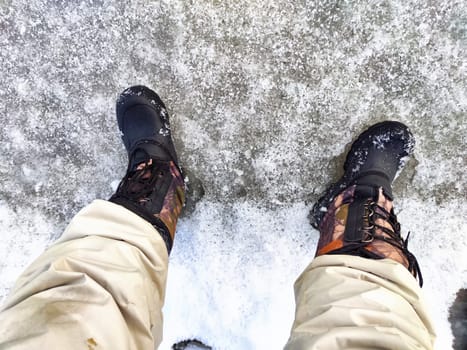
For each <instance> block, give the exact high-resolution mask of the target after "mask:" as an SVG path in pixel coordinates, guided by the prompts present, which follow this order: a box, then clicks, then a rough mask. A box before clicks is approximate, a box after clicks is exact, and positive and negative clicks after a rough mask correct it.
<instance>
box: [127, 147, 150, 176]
mask: <svg viewBox="0 0 467 350" xmlns="http://www.w3.org/2000/svg"><path fill="white" fill-rule="evenodd" d="M148 160H149V156H148V154H147V152H145V151H144V150H142V149H137V150H136V151H135V152H133V155H132V157H131V160H130V167H129V168H130V171H135V170H136V168H137V167H138V165H140V164H141V163H145V162H147V161H148Z"/></svg>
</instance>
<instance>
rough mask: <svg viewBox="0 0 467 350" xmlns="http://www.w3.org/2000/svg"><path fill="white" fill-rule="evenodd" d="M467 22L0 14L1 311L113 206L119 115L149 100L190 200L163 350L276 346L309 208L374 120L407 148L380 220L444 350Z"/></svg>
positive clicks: (466, 104) (225, 5) (313, 8)
mask: <svg viewBox="0 0 467 350" xmlns="http://www.w3.org/2000/svg"><path fill="white" fill-rule="evenodd" d="M466 17H467V3H465V1H459V0H454V1H450V0H439V1H436V2H429V1H418V0H417V1H415V0H409V1H405V0H390V1H366V2H352V1H335V0H319V1H314V2H290V1H285V0H278V1H274V2H264V1H233V0H225V1H210V2H187V1H181V0H171V1H167V0H166V1H158V2H149V1H147V0H136V1H132V2H121V1H115V0H92V1H73V2H71V1H67V2H66V1H60V2H57V1H49V0H47V1H41V0H29V1H25V0H16V1H11V0H6V1H3V2H0V62H1V64H0V76H1V77H2V84H1V85H0V97H1V101H2V102H1V104H0V105H1V109H0V111H1V113H0V118H1V119H0V122H1V124H2V128H0V147H1V149H2V152H1V153H0V231H1V232H2V240H1V241H0V256H1V257H2V258H1V260H0V275H1V276H2V279H1V281H0V302H1V300H2V299H3V298H4V297H5V296H6V294H7V293H8V291H9V289H10V288H11V286H12V285H13V283H14V281H15V278H16V277H17V276H18V275H19V273H20V272H21V271H22V270H23V269H24V268H25V267H26V266H27V265H28V264H29V263H30V262H31V261H32V260H33V259H34V258H35V257H37V256H38V255H39V254H40V253H41V252H42V250H43V249H44V248H45V247H46V246H48V245H50V244H51V243H52V242H53V241H54V239H56V238H57V237H58V236H59V235H60V233H61V231H62V230H63V229H64V227H65V226H66V224H67V222H68V221H69V220H70V219H71V218H72V217H73V215H74V214H75V213H76V212H77V211H78V210H79V209H80V208H81V207H83V206H84V205H86V204H87V203H89V202H90V201H92V200H93V199H94V198H108V197H109V196H110V195H111V194H112V191H113V190H114V189H115V187H116V185H117V184H118V180H119V179H120V178H121V176H123V175H124V172H125V169H126V158H125V157H126V155H125V152H124V147H123V145H122V144H121V142H120V139H119V134H118V129H117V125H116V121H115V116H114V109H115V99H116V97H117V94H118V93H119V92H121V91H122V90H123V89H124V88H126V87H128V86H129V85H133V84H145V85H148V86H150V87H153V88H154V89H156V91H157V92H158V93H159V95H160V96H161V98H162V99H163V101H164V102H165V104H166V105H167V108H168V114H169V116H170V120H171V123H172V125H171V130H172V133H173V135H174V138H175V144H176V146H177V148H178V150H179V158H180V160H181V162H182V166H183V167H184V168H185V169H186V170H187V171H188V172H189V176H190V183H191V184H192V188H193V191H195V190H196V191H197V192H196V196H194V194H193V196H194V197H196V199H197V200H199V201H198V202H197V203H191V204H190V206H189V208H187V210H186V212H185V214H184V216H183V217H182V219H181V221H180V224H179V227H178V232H177V237H176V242H175V245H174V249H173V252H172V256H171V261H170V271H169V281H168V286H167V299H166V306H165V308H164V313H165V324H164V343H163V345H162V346H161V348H162V349H169V348H170V345H171V344H173V343H174V342H175V341H178V340H183V339H188V338H198V339H201V340H203V341H205V342H206V343H208V344H210V345H213V346H215V348H216V349H280V348H281V347H282V345H283V344H284V343H285V342H286V340H287V336H288V332H289V331H290V327H291V325H292V320H293V312H294V300H293V281H294V280H295V279H296V278H297V277H298V275H299V273H300V272H301V271H302V270H303V268H304V267H305V266H306V265H307V264H308V263H309V262H310V261H311V259H312V257H313V255H314V249H315V246H316V241H317V232H316V231H315V230H313V229H312V228H311V226H310V225H309V223H308V221H307V214H308V210H309V209H310V208H311V206H312V204H313V203H314V201H316V200H317V198H318V197H319V195H320V194H321V192H322V191H323V190H324V188H325V187H326V185H327V184H328V183H329V182H330V181H332V180H335V179H337V178H338V177H339V175H340V173H341V171H342V170H341V165H342V162H343V159H344V154H345V152H346V150H348V145H349V143H350V142H351V141H352V140H353V138H355V137H356V136H357V134H358V133H359V132H361V131H362V130H364V129H365V128H366V127H368V126H370V125H371V124H373V123H376V122H379V121H382V120H386V119H395V120H399V121H401V122H403V123H406V124H407V125H409V127H410V129H411V130H412V132H413V133H414V136H415V139H416V145H415V154H414V157H413V158H412V159H410V160H409V161H408V163H407V166H406V168H405V169H404V170H403V171H402V172H401V173H400V176H399V178H398V180H397V181H396V183H395V185H394V194H395V197H396V203H395V205H396V212H397V213H399V219H400V221H401V223H402V228H403V231H404V232H405V233H406V232H407V231H409V230H410V231H411V232H412V238H411V243H410V246H411V247H412V250H413V252H414V253H415V254H416V256H417V257H419V260H420V265H421V267H422V272H423V273H424V277H425V286H424V288H423V289H424V291H425V293H426V295H427V298H428V300H429V301H430V306H431V307H432V313H433V316H434V320H435V322H436V325H437V331H438V334H439V338H438V340H437V344H436V348H437V349H440V350H441V349H442V350H445V349H450V348H451V342H452V339H451V338H452V335H451V330H450V325H449V323H448V321H447V310H448V307H449V306H450V304H451V303H452V301H453V300H454V296H455V293H456V292H457V290H458V289H459V288H462V287H463V288H466V287H467V285H466V281H467V272H466V271H467V261H466V255H467V254H466V253H467V239H466V233H465V230H464V229H463V228H464V227H465V224H466V221H465V218H466V217H467V215H466V214H467V208H466V206H465V204H464V201H465V193H467V191H466V180H465V176H464V172H465V167H466V153H465V144H466V142H465V135H466V134H467V130H466V129H467V127H466V120H467V118H466V114H467V98H466V91H467V86H466V79H465V77H466V68H467V66H466V63H465V62H466V51H467V36H466V33H467V26H466V20H465V18H466ZM203 193H204V196H203ZM201 197H202V198H201Z"/></svg>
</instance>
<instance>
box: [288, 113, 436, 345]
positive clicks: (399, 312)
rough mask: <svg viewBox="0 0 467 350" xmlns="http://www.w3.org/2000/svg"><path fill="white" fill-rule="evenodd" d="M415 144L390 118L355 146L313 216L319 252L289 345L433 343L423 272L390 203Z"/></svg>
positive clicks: (298, 292) (303, 281)
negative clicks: (395, 181)
mask: <svg viewBox="0 0 467 350" xmlns="http://www.w3.org/2000/svg"><path fill="white" fill-rule="evenodd" d="M412 148H413V137H412V135H411V134H410V132H409V131H408V129H407V128H406V127H405V126H404V125H402V124H400V123H394V122H385V123H381V124H377V125H375V126H373V127H372V128H370V129H369V130H367V131H366V132H365V133H363V134H362V135H360V137H359V138H358V140H357V141H356V142H355V143H354V144H353V146H352V148H351V150H350V152H349V154H348V156H347V160H346V163H345V166H344V170H345V174H344V176H343V177H342V178H341V179H340V180H339V181H338V182H337V183H336V184H334V185H332V186H331V187H330V188H329V189H328V190H327V191H326V193H325V195H324V196H323V197H322V198H321V199H320V200H319V201H318V203H317V204H316V205H315V207H314V208H313V210H312V213H311V220H312V224H313V226H315V227H316V228H318V229H319V230H320V240H319V243H318V248H317V252H316V256H317V257H316V258H315V259H314V260H313V262H312V263H311V264H310V265H309V266H308V267H307V268H306V270H305V271H304V272H303V274H302V275H301V276H300V277H299V279H298V280H297V282H296V285H295V296H296V304H297V307H296V315H295V322H294V324H293V327H292V332H291V336H290V339H289V342H288V344H287V346H286V349H351V348H358V349H376V348H378V349H414V348H420V349H431V348H432V346H433V341H434V331H433V327H432V324H431V322H430V319H429V317H428V315H427V307H426V305H425V303H424V300H423V296H422V294H421V290H420V287H419V286H418V285H417V283H416V280H415V278H414V277H418V278H419V281H420V284H422V279H421V273H420V269H419V267H418V263H417V260H416V259H415V257H414V256H413V254H412V253H410V252H409V251H408V249H407V241H406V240H404V239H402V237H401V236H400V226H399V224H398V222H397V218H396V216H395V215H394V212H393V207H392V189H391V183H392V181H393V179H394V177H395V175H396V173H397V171H398V170H400V169H401V168H402V166H403V165H404V164H403V158H404V157H405V156H407V155H409V154H410V153H411V151H412ZM323 208H327V209H326V210H323Z"/></svg>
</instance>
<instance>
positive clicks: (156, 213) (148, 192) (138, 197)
mask: <svg viewBox="0 0 467 350" xmlns="http://www.w3.org/2000/svg"><path fill="white" fill-rule="evenodd" d="M117 121H118V127H119V129H120V132H121V133H122V140H123V143H124V145H125V148H126V150H127V152H128V169H127V173H126V175H125V177H124V178H123V180H122V181H121V182H120V184H119V186H118V188H117V191H116V193H115V194H114V195H113V196H112V197H111V198H110V201H112V202H114V203H117V204H120V205H122V206H124V207H125V208H127V209H129V210H131V211H132V212H134V213H135V214H137V215H139V216H141V217H142V218H144V219H145V220H147V221H149V222H150V223H151V224H152V225H153V226H154V227H155V228H156V229H157V230H158V231H159V233H160V234H161V236H162V238H163V239H164V241H165V243H166V246H167V250H168V251H169V252H170V250H171V248H172V243H173V239H174V235H175V227H176V224H177V219H178V216H179V215H180V212H181V210H182V207H183V205H184V202H185V183H184V179H183V176H182V172H181V170H180V168H179V166H178V158H177V153H176V151H175V146H174V144H173V140H172V137H171V132H170V124H169V119H168V115H167V110H166V108H165V106H164V104H163V102H162V101H161V99H160V98H159V96H158V95H157V94H156V93H155V92H154V91H152V90H150V89H149V88H147V87H144V86H133V87H130V88H128V89H126V90H124V91H123V92H122V93H121V95H120V97H119V98H118V100H117Z"/></svg>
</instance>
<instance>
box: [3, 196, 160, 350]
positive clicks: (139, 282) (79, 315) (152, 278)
mask: <svg viewBox="0 0 467 350" xmlns="http://www.w3.org/2000/svg"><path fill="white" fill-rule="evenodd" d="M167 264H168V255H167V248H166V246H165V244H164V241H163V240H162V238H161V237H160V235H159V234H158V232H157V231H156V230H155V229H154V227H153V226H152V225H151V224H149V223H148V222H147V221H145V220H143V219H142V218H140V217H139V216H137V215H135V214H133V213H132V212H130V211H129V210H127V209H125V208H124V207H122V206H119V205H117V204H114V203H111V202H107V201H102V200H97V201H94V202H93V203H92V204H91V205H89V206H87V207H86V208H84V209H83V210H81V211H80V212H79V213H78V215H76V216H75V217H74V218H73V220H72V221H71V223H70V225H69V226H68V227H67V229H66V230H65V232H64V234H63V236H62V237H61V238H60V240H59V241H58V242H56V243H55V244H54V245H53V246H52V247H50V248H49V249H48V250H46V251H45V252H44V253H43V254H42V255H41V256H40V257H39V258H38V259H37V260H36V261H35V262H34V263H33V264H32V265H31V266H30V267H29V268H28V269H27V270H26V271H25V272H24V273H23V274H22V275H21V277H20V278H19V279H18V281H17V283H16V285H15V286H14V288H13V290H12V292H11V295H10V296H9V298H8V299H7V301H6V304H5V305H3V307H2V310H1V312H0V349H2V350H3V349H8V350H10V349H11V350H13V349H28V350H35V349H40V350H56V349H57V350H62V349H63V350H65V349H66V350H70V349H83V350H91V349H93V350H94V349H96V350H97V349H109V350H118V349H122V350H123V349H125V350H128V349H138V350H146V349H151V350H152V349H154V346H155V344H156V345H158V344H159V343H160V342H161V339H162V313H161V308H162V304H163V302H164V293H165V284H166V278H167Z"/></svg>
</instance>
